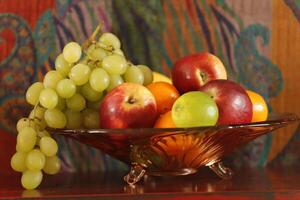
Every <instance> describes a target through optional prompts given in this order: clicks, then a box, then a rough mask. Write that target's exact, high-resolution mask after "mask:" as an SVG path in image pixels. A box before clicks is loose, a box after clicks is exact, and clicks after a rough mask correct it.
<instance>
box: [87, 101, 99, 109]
mask: <svg viewBox="0 0 300 200" xmlns="http://www.w3.org/2000/svg"><path fill="white" fill-rule="evenodd" d="M101 101H102V100H100V101H95V102H91V101H88V102H87V107H88V108H91V109H94V110H97V111H98V110H99V108H100V104H101Z"/></svg>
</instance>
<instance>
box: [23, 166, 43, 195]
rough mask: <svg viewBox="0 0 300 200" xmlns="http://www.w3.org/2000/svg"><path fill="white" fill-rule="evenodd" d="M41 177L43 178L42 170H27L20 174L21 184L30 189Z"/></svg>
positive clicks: (37, 183)
mask: <svg viewBox="0 0 300 200" xmlns="http://www.w3.org/2000/svg"><path fill="white" fill-rule="evenodd" d="M42 179H43V173H42V171H40V170H37V171H31V170H27V171H25V172H23V174H22V178H21V184H22V186H23V187H24V188H25V189H27V190H32V189H35V188H37V187H38V186H39V185H40V184H41V182H42Z"/></svg>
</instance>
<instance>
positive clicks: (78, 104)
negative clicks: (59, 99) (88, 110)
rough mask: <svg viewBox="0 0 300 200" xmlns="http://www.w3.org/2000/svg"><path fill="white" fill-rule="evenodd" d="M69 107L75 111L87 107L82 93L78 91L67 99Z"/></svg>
mask: <svg viewBox="0 0 300 200" xmlns="http://www.w3.org/2000/svg"><path fill="white" fill-rule="evenodd" d="M66 103H67V107H68V108H70V109H72V110H75V111H81V110H83V109H84V108H85V104H86V102H85V99H84V98H83V96H82V95H80V94H78V93H76V94H74V95H73V96H72V97H71V98H69V99H66Z"/></svg>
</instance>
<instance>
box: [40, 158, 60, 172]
mask: <svg viewBox="0 0 300 200" xmlns="http://www.w3.org/2000/svg"><path fill="white" fill-rule="evenodd" d="M59 170H60V160H59V158H58V157H57V156H52V157H46V164H45V167H44V168H43V171H44V172H45V173H46V174H50V175H52V174H57V173H58V172H59Z"/></svg>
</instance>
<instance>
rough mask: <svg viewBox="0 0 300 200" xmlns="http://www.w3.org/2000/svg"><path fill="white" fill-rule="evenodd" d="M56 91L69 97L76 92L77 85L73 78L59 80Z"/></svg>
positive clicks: (63, 96)
mask: <svg viewBox="0 0 300 200" xmlns="http://www.w3.org/2000/svg"><path fill="white" fill-rule="evenodd" d="M56 91H57V93H58V95H59V96H60V97H62V98H66V99H67V98H70V97H72V96H73V95H74V94H75V92H76V85H75V83H74V82H73V81H72V80H70V79H67V78H66V79H63V80H61V81H59V82H58V84H57V86H56Z"/></svg>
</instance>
